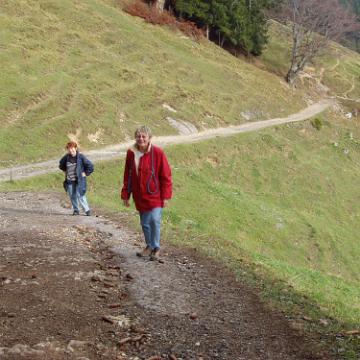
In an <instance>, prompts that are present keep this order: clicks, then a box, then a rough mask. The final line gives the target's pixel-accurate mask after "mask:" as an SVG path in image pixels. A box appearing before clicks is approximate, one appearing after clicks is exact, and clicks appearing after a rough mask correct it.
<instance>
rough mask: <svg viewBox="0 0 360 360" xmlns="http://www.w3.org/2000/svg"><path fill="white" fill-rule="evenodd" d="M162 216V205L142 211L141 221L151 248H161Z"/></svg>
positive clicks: (146, 240) (147, 242)
mask: <svg viewBox="0 0 360 360" xmlns="http://www.w3.org/2000/svg"><path fill="white" fill-rule="evenodd" d="M161 216H162V208H161V207H158V208H155V209H152V210H150V211H146V212H143V213H140V222H141V227H142V230H143V233H144V236H145V242H146V245H147V246H148V247H149V248H150V249H151V250H154V249H160V227H161Z"/></svg>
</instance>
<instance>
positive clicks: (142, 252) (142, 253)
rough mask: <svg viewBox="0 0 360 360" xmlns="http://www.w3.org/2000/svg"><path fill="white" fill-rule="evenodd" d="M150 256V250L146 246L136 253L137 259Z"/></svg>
mask: <svg viewBox="0 0 360 360" xmlns="http://www.w3.org/2000/svg"><path fill="white" fill-rule="evenodd" d="M150 254H151V249H150V248H149V247H148V246H147V247H146V248H145V249H143V250H142V251H138V252H137V253H136V256H139V257H145V256H148V255H150Z"/></svg>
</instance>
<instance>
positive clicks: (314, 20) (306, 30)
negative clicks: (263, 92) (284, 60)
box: [282, 0, 358, 84]
mask: <svg viewBox="0 0 360 360" xmlns="http://www.w3.org/2000/svg"><path fill="white" fill-rule="evenodd" d="M285 2H286V4H285V6H284V8H283V11H282V18H283V19H284V18H285V19H286V20H287V21H290V22H291V25H292V36H293V46H292V54H291V65H290V68H289V71H288V73H287V75H286V81H287V82H288V83H289V84H292V83H293V82H294V80H295V79H296V77H297V76H298V74H299V72H300V71H302V70H303V69H304V67H305V65H306V64H307V63H308V62H309V61H311V60H312V59H314V58H315V57H316V56H317V55H318V54H319V52H320V51H321V50H322V49H324V48H325V47H326V45H327V44H328V43H329V42H330V41H331V40H334V41H336V40H338V39H339V38H340V37H341V36H342V35H344V34H345V33H347V32H349V31H352V30H354V29H355V28H356V27H357V26H358V24H357V17H356V15H353V14H351V13H350V11H349V10H347V9H346V8H345V7H344V6H343V5H341V4H340V3H339V1H338V0H286V1H285Z"/></svg>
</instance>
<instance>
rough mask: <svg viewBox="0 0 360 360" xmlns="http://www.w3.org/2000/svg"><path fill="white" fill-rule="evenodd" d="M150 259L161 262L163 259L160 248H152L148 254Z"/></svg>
mask: <svg viewBox="0 0 360 360" xmlns="http://www.w3.org/2000/svg"><path fill="white" fill-rule="evenodd" d="M150 260H151V261H158V262H159V263H163V262H164V260H163V259H162V258H161V257H160V249H154V250H153V251H152V252H151V254H150Z"/></svg>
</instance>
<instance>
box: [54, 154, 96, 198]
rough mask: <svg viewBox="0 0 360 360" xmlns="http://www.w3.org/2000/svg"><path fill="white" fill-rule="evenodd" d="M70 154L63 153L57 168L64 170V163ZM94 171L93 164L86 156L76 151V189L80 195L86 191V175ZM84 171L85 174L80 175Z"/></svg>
mask: <svg viewBox="0 0 360 360" xmlns="http://www.w3.org/2000/svg"><path fill="white" fill-rule="evenodd" d="M69 156H71V155H70V154H66V155H64V156H63V157H62V158H61V159H60V162H59V168H60V169H61V170H63V171H66V163H67V159H68V157H69ZM93 171H94V165H93V164H92V162H91V161H90V160H89V159H88V158H86V156H85V155H83V154H81V153H79V152H77V153H76V176H77V182H78V189H79V193H80V195H81V196H83V195H84V194H85V193H86V176H89V175H90V174H91V173H92V172H93ZM83 172H84V173H85V174H86V176H82V175H81V174H82V173H83Z"/></svg>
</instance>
